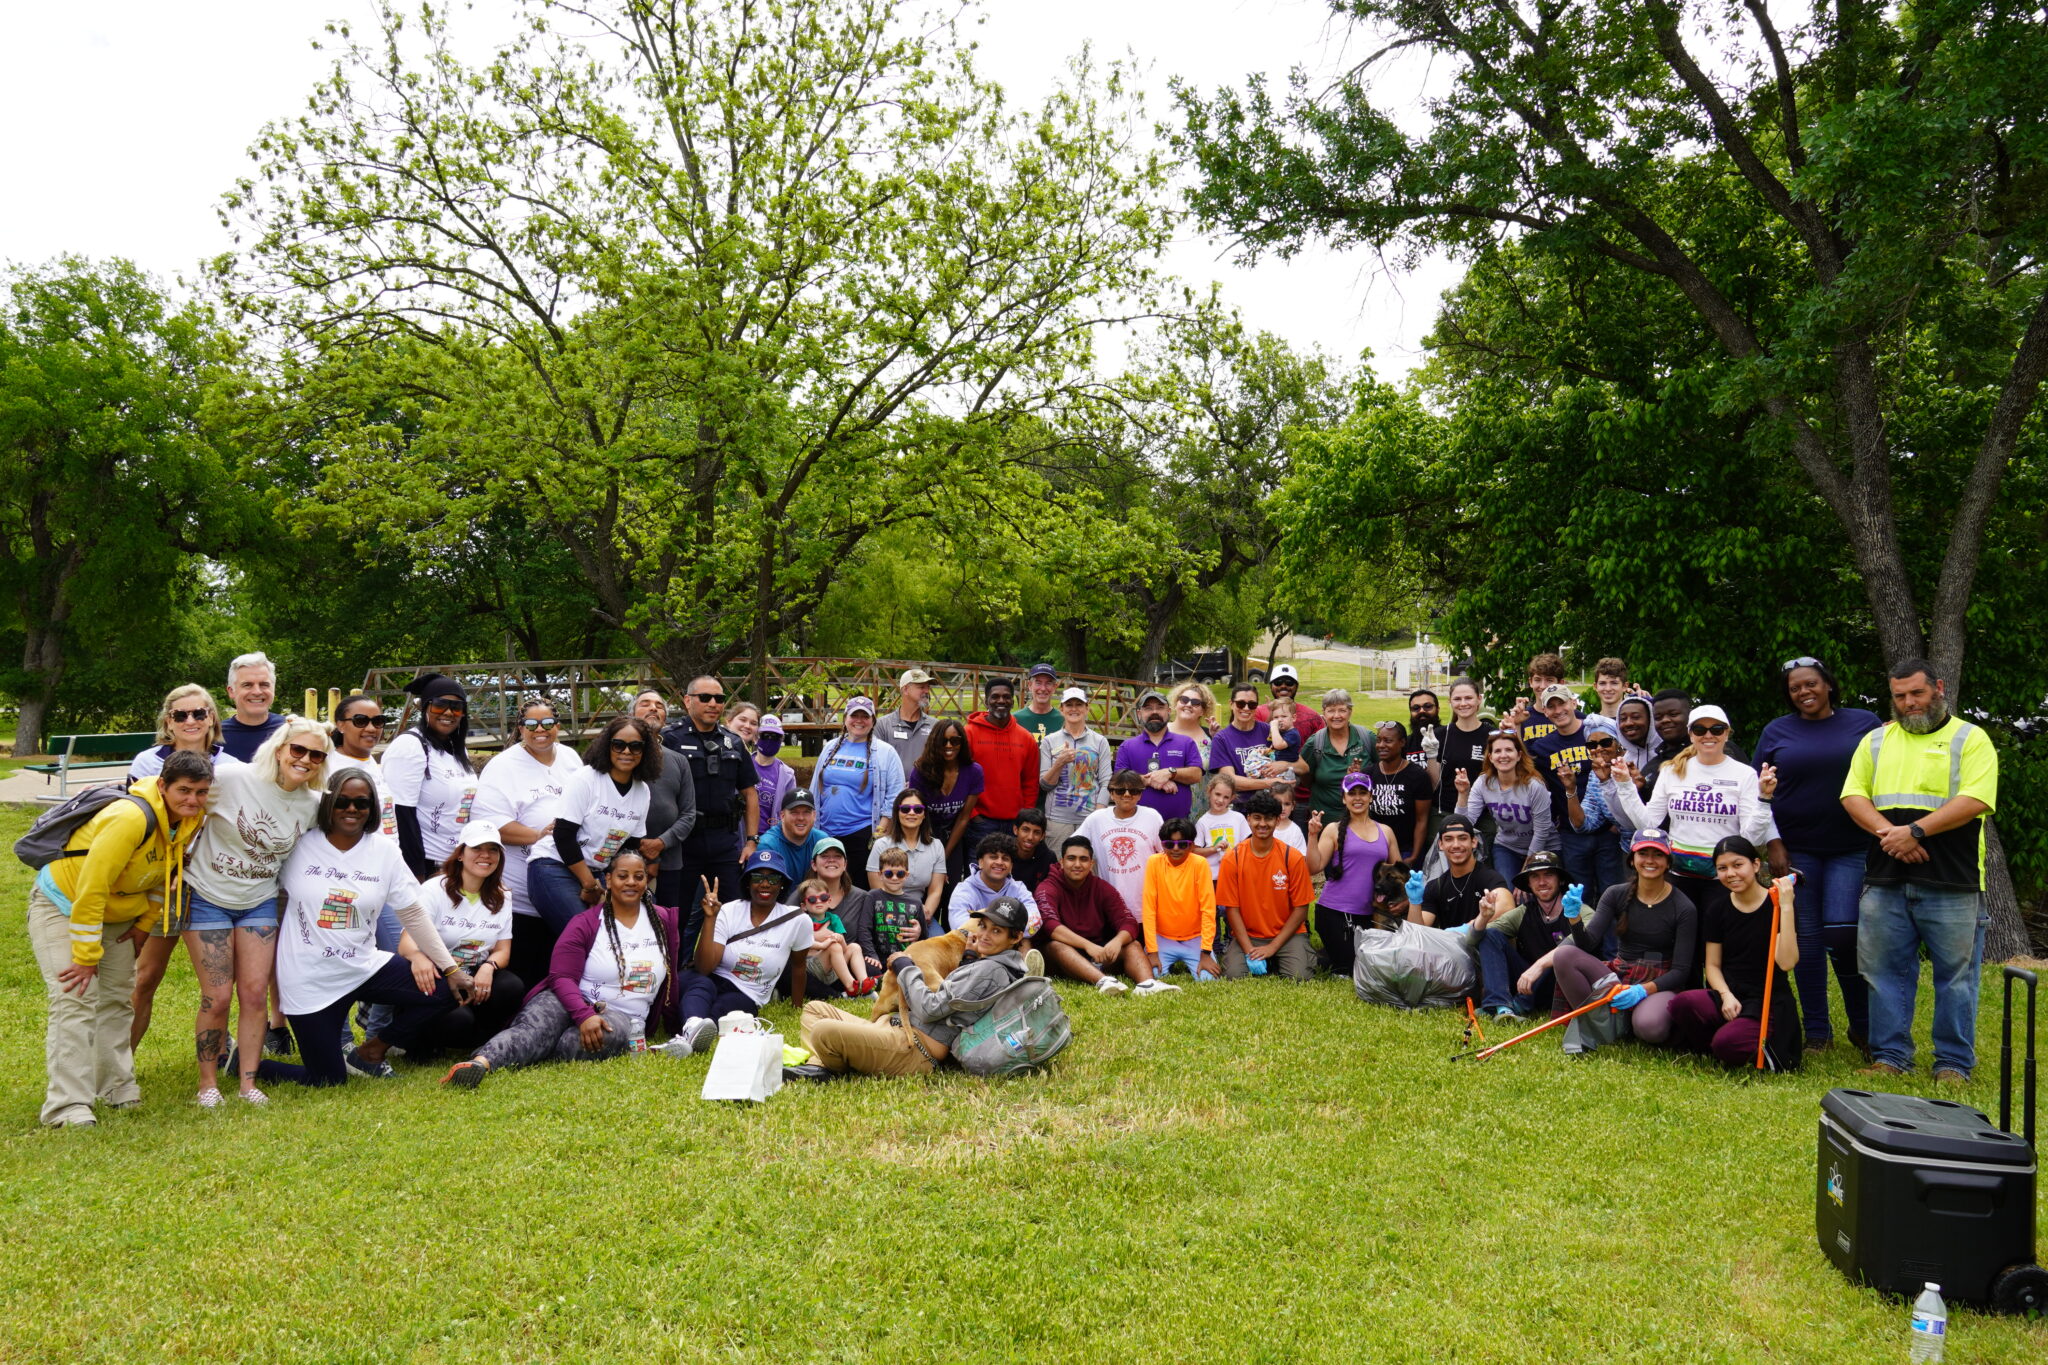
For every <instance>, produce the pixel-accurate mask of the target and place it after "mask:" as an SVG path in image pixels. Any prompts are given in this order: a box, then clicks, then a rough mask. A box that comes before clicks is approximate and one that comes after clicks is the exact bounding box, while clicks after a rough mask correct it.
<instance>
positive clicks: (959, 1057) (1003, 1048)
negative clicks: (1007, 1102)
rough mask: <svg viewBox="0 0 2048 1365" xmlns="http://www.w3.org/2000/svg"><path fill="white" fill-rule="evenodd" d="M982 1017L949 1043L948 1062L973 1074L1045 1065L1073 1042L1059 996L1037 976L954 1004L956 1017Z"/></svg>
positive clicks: (1011, 1073) (1014, 1071)
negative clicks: (975, 1012)
mask: <svg viewBox="0 0 2048 1365" xmlns="http://www.w3.org/2000/svg"><path fill="white" fill-rule="evenodd" d="M969 1010H979V1011H980V1012H981V1017H980V1018H978V1019H976V1020H975V1021H974V1022H973V1023H971V1024H969V1025H968V1026H967V1027H966V1028H963V1029H961V1030H960V1036H959V1037H958V1038H956V1039H954V1040H953V1060H954V1061H956V1062H958V1063H959V1064H960V1069H961V1070H962V1071H965V1072H967V1073H968V1074H970V1075H974V1076H1014V1075H1016V1074H1017V1073H1018V1072H1020V1071H1030V1070H1032V1069H1034V1068H1037V1067H1042V1066H1044V1065H1045V1064H1046V1063H1047V1062H1050V1061H1051V1060H1052V1059H1053V1058H1054V1057H1057V1056H1058V1055H1059V1054H1060V1052H1061V1051H1062V1050H1064V1049H1065V1047H1066V1046H1067V1044H1068V1043H1071V1042H1072V1041H1074V1030H1073V1027H1072V1025H1070V1024H1069V1023H1068V1022H1067V1011H1066V1008H1065V1007H1064V1006H1062V1005H1061V1004H1060V997H1059V992H1058V991H1055V990H1054V989H1053V988H1052V982H1050V981H1048V980H1046V979H1045V978H1044V977H1042V976H1023V977H1019V978H1017V979H1016V980H1015V981H1012V982H1011V983H1010V984H1009V985H1007V986H1005V987H1003V988H1002V989H1001V990H999V991H997V992H996V993H995V994H994V995H992V996H990V997H989V998H988V999H986V1000H980V1001H974V1002H971V1003H956V1004H955V1005H954V1007H953V1012H954V1013H955V1014H959V1013H964V1012H966V1011H969Z"/></svg>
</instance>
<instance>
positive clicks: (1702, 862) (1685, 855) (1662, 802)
mask: <svg viewBox="0 0 2048 1365" xmlns="http://www.w3.org/2000/svg"><path fill="white" fill-rule="evenodd" d="M1600 790H1601V794H1602V795H1604V796H1605V797H1606V798H1607V804H1608V806H1609V807H1610V808H1612V809H1614V810H1617V811H1619V812H1620V813H1622V814H1623V815H1625V816H1626V817H1627V818H1628V822H1629V823H1630V824H1631V825H1633V826H1634V827H1635V828H1637V829H1661V830H1663V831H1664V832H1665V833H1667V834H1669V835H1670V836H1671V851H1672V858H1671V865H1672V870H1673V871H1674V872H1682V873H1685V874H1687V875H1688V876H1694V877H1711V876H1713V875H1714V845H1715V844H1718V843H1720V842H1721V841H1722V840H1723V839H1725V838H1727V837H1728V836H1729V835H1731V834H1740V835H1741V836H1742V837H1744V838H1745V839H1748V840H1749V841H1750V842H1751V843H1753V844H1755V845H1756V846H1757V848H1758V850H1759V851H1761V850H1762V848H1763V847H1764V845H1765V844H1767V843H1769V842H1770V838H1771V808H1770V807H1769V806H1767V805H1765V804H1764V800H1763V795H1762V793H1761V792H1759V791H1758V790H1757V781H1756V770H1755V769H1754V768H1752V767H1750V766H1749V765H1748V764H1746V763H1738V762H1736V761H1735V760H1734V759H1732V758H1723V759H1722V760H1721V761H1720V762H1719V763H1703V762H1701V761H1700V760H1699V759H1697V758H1694V759H1691V760H1689V761H1688V762H1687V763H1686V765H1685V775H1684V776H1682V777H1681V776H1680V775H1679V774H1678V773H1677V772H1675V771H1674V770H1673V769H1672V766H1671V764H1669V763H1666V764H1665V765H1664V766H1663V767H1662V768H1660V769H1658V770H1657V785H1656V786H1655V787H1654V788H1652V789H1651V791H1650V799H1649V801H1647V802H1645V801H1644V800H1643V798H1642V796H1641V795H1640V794H1638V793H1637V791H1636V786H1635V783H1633V782H1616V781H1615V780H1614V779H1613V778H1611V777H1610V778H1608V779H1606V780H1605V781H1604V782H1602V783H1601V785H1600Z"/></svg>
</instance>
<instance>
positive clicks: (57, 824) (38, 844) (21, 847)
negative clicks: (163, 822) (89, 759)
mask: <svg viewBox="0 0 2048 1365" xmlns="http://www.w3.org/2000/svg"><path fill="white" fill-rule="evenodd" d="M116 801H133V802H134V803H135V804H136V805H138V806H140V807H142V844H146V843H148V842H149V841H150V840H151V839H153V838H155V837H156V807H155V806H152V805H150V804H149V802H147V801H145V800H144V799H143V798H141V797H139V796H137V795H135V794H134V793H133V792H126V791H122V790H121V789H120V788H119V787H116V786H111V785H109V786H103V787H87V788H86V789H85V790H84V791H82V792H80V793H79V794H78V795H76V796H74V797H72V798H71V799H70V800H69V801H66V802H65V803H64V804H63V805H61V806H57V807H55V808H54V809H51V810H46V811H44V812H43V813H42V814H41V815H39V816H37V817H36V822H35V823H34V824H33V825H30V826H29V827H28V833H26V834H24V835H22V836H21V837H20V838H19V839H16V840H15V841H14V856H15V857H17V858H19V859H21V860H22V862H24V863H26V864H28V866H30V867H33V868H36V869H37V870H38V871H40V870H41V869H43V868H45V867H48V866H49V865H50V864H51V863H54V862H56V861H57V860H58V859H59V858H83V857H84V856H85V854H86V850H84V849H82V848H71V849H67V848H65V847H64V845H66V844H68V843H70V842H71V836H72V835H74V834H76V833H78V831H79V830H81V829H83V828H84V827H85V824H86V822H87V821H89V820H91V819H92V818H93V816H95V815H98V814H99V813H100V812H101V811H102V810H105V809H106V808H107V807H108V806H111V805H113V804H114V803H115V802H116ZM142 844H137V845H136V847H137V848H141V847H142Z"/></svg>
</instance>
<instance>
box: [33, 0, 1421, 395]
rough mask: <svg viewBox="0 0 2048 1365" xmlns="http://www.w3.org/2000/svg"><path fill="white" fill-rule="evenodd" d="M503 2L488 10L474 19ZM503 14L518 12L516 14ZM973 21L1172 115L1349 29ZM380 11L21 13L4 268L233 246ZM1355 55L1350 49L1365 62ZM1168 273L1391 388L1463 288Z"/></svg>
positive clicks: (141, 8)
mask: <svg viewBox="0 0 2048 1365" xmlns="http://www.w3.org/2000/svg"><path fill="white" fill-rule="evenodd" d="M501 5H505V0H478V8H479V10H483V11H486V12H488V11H489V10H490V9H492V8H495V7H499V6H501ZM505 7H506V8H509V5H505ZM984 9H985V13H986V15H987V22H986V23H984V24H982V25H980V26H978V27H976V28H974V29H973V30H972V35H973V37H974V38H975V39H976V41H978V43H979V45H980V63H981V65H982V68H983V70H984V71H986V72H987V73H988V74H989V75H990V76H992V77H993V78H995V79H996V80H998V81H1000V82H1001V83H1002V84H1003V85H1004V86H1005V87H1007V88H1008V89H1009V91H1010V93H1011V98H1012V100H1013V101H1014V102H1016V103H1019V104H1031V103H1035V102H1036V101H1037V100H1038V99H1039V98H1040V97H1042V96H1043V95H1044V93H1045V92H1046V91H1048V90H1049V89H1050V88H1051V87H1052V85H1053V84H1054V82H1055V81H1056V80H1058V79H1059V78H1060V76H1062V75H1063V74H1064V72H1065V68H1066V62H1067V59H1068V58H1069V57H1070V56H1071V55H1073V54H1074V53H1075V52H1077V51H1079V50H1080V48H1081V46H1082V45H1083V44H1084V43H1086V44H1092V45H1093V47H1094V50H1095V52H1096V54H1097V55H1098V57H1100V58H1104V59H1108V58H1111V57H1122V56H1125V55H1131V56H1135V57H1136V59H1137V60H1138V61H1139V62H1141V63H1144V64H1146V65H1147V66H1148V67H1149V70H1148V71H1147V73H1146V81H1145V85H1146V88H1147V105H1148V108H1149V110H1150V112H1151V114H1152V116H1153V117H1154V119H1155V120H1166V119H1168V118H1169V117H1170V115H1171V105H1170V101H1169V99H1168V96H1167V90H1166V85H1167V81H1168V79H1169V78H1170V77H1172V76H1176V75H1178V76H1183V77H1186V78H1188V79H1190V80H1192V81H1194V82H1195V83H1196V84H1198V85H1199V86H1201V87H1203V88H1205V89H1214V88H1215V87H1217V86H1219V85H1224V84H1233V85H1234V84H1239V83H1241V82H1242V81H1243V79H1244V77H1245V75H1246V74H1247V73H1249V72H1252V71H1259V70H1263V71H1267V72H1269V73H1271V75H1272V76H1273V78H1274V80H1275V82H1276V83H1277V82H1278V81H1279V80H1280V79H1281V78H1282V77H1283V76H1284V74H1285V72H1286V71H1287V70H1288V68H1290V67H1291V66H1293V65H1296V64H1301V65H1305V66H1307V67H1308V68H1309V69H1310V70H1311V71H1312V72H1314V71H1318V70H1327V69H1329V68H1331V67H1332V66H1334V65H1335V63H1336V62H1337V60H1338V59H1339V57H1340V56H1341V55H1342V48H1341V44H1342V42H1343V37H1344V35H1343V33H1342V31H1341V30H1337V29H1332V28H1331V27H1330V26H1329V25H1328V16H1329V11H1328V9H1327V7H1326V5H1325V4H1324V2H1323V0H984ZM370 14H371V10H370V7H369V5H368V3H366V0H186V3H183V4H165V3H163V0H155V2H154V3H140V2H139V0H94V2H93V3H90V4H76V5H52V4H29V3H19V4H15V5H12V6H9V13H8V15H7V21H6V26H7V37H8V42H7V44H6V47H5V55H4V56H0V127H6V128H8V129H10V130H12V131H11V132H10V134H9V136H8V138H7V141H6V145H5V149H4V150H0V183H5V184H8V185H10V186H13V187H14V196H15V197H14V202H13V203H12V204H11V205H10V206H9V208H8V211H7V212H6V213H5V214H4V215H0V260H5V261H10V262H15V263H31V262H39V261H43V260H46V259H48V258H50V257H52V256H54V255H57V254H59V253H63V252H73V253H78V254H82V255H87V256H116V255H118V256H126V257H128V258H130V259H132V260H134V261H136V262H137V263H139V264H140V265H142V266H143V267H144V268H145V269H148V270H150V271H152V272H154V273H156V274H157V275H159V276H161V277H163V278H165V279H166V280H169V279H171V278H173V277H176V276H179V275H181V274H182V275H188V276H189V275H190V274H191V273H192V270H193V266H194V263H195V262H197V261H199V260H200V259H201V258H203V257H206V256H209V255H212V254H214V253H216V252H219V251H221V250H223V249H224V248H225V247H226V246H227V245H228V240H227V235H226V233H225V232H224V230H223V229H222V228H221V227H220V224H219V221H218V219H217V218H216V216H215V205H216V203H217V202H218V199H219V196H220V193H221V191H222V190H223V189H225V188H226V187H227V186H228V185H229V184H231V183H232V182H233V181H234V179H235V178H236V177H237V176H239V175H242V174H245V173H246V171H247V168H248V166H249V162H248V159H247V149H248V146H249V144H250V142H251V141H252V140H253V139H254V136H255V133H256V131H257V129H258V128H260V127H261V126H262V125H263V124H264V123H265V122H267V121H269V120H271V119H274V118H279V117H283V116H286V115H288V114H291V113H293V112H295V111H296V110H298V109H299V108H301V107H303V104H304V100H305V96H306V93H307V91H308V90H309V89H310V88H311V86H312V83H313V81H314V80H315V79H316V78H317V77H318V76H319V75H320V74H321V73H322V72H323V71H324V70H325V68H326V66H327V65H328V63H329V61H330V60H331V59H330V57H329V56H328V55H327V54H322V53H318V52H314V51H313V50H312V49H311V46H310V43H311V40H312V39H314V38H315V37H317V36H318V35H319V33H320V30H321V25H322V23H323V22H324V21H325V20H327V19H329V18H344V19H349V20H351V21H353V22H354V23H355V26H356V28H357V31H358V33H362V32H364V31H365V30H367V29H368V27H369V23H368V21H369V18H370ZM1353 55H1354V59H1355V55H1356V52H1355V49H1354V54H1353ZM1166 265H1167V268H1168V269H1169V270H1170V271H1172V272H1173V273H1175V274H1177V275H1180V276H1182V277H1183V278H1186V279H1188V280H1190V281H1192V282H1194V283H1196V284H1198V285H1201V284H1206V282H1207V281H1209V280H1212V279H1213V280H1220V281H1221V282H1222V283H1223V286H1224V295H1225V297H1226V298H1227V299H1228V300H1229V301H1230V302H1231V303H1233V304H1235V305H1236V306H1237V307H1238V308H1239V309H1240V310H1241V311H1242V312H1243V313H1244V315H1245V317H1246V318H1247V320H1248V321H1249V322H1250V323H1251V324H1252V325H1253V326H1255V327H1259V328H1263V329H1265V330H1268V331H1272V332H1275V333H1278V334H1279V335H1280V336H1282V337H1285V338H1286V339H1287V340H1288V341H1290V342H1292V343H1294V344H1296V345H1299V346H1306V345H1317V346H1320V347H1322V348H1323V349H1324V350H1325V351H1327V352H1329V353H1330V354H1331V355H1332V356H1334V357H1336V358H1338V359H1339V360H1342V361H1347V362H1348V361H1351V360H1353V359H1355V358H1356V356H1357V355H1358V353H1359V352H1360V351H1362V350H1367V349H1370V350H1371V351H1372V352H1373V353H1374V366H1375V368H1376V369H1377V370H1378V371H1379V372H1380V373H1381V374H1382V375H1385V376H1387V377H1390V378H1391V377H1395V376H1398V375H1400V374H1403V373H1405V372H1406V371H1407V370H1408V369H1409V368H1410V367H1411V366H1413V365H1414V364H1415V363H1416V362H1417V361H1418V360H1419V359H1420V349H1419V347H1420V340H1421V338H1422V336H1423V335H1424V334H1425V333H1426V332H1427V331H1428V330H1429V326H1430V323H1431V321H1432V320H1433V318H1434V316H1435V312H1436V305H1437V299H1438V296H1439V295H1440V294H1441V293H1442V291H1443V290H1444V289H1445V288H1447V287H1448V286H1449V285H1450V284H1451V283H1452V282H1453V281H1454V280H1455V278H1456V271H1455V270H1454V269H1453V268H1452V267H1450V266H1449V265H1447V264H1443V263H1436V264H1432V265H1430V266H1428V267H1426V268H1424V269H1421V270H1418V271H1416V272H1413V273H1411V274H1406V275H1401V274H1395V273H1392V272H1390V271H1389V270H1388V269H1387V268H1386V267H1384V266H1383V265H1382V263H1381V262H1380V261H1379V260H1378V259H1377V258H1375V257H1372V256H1370V255H1367V254H1365V253H1362V252H1354V253H1351V254H1348V255H1337V254H1334V253H1329V252H1325V251H1321V250H1310V251H1307V252H1304V253H1302V254H1301V255H1299V256H1297V257H1296V258H1294V259H1293V260H1291V261H1285V262H1282V261H1277V260H1273V261H1266V262H1263V263H1262V264H1260V265H1259V266H1258V267H1257V268H1255V269H1251V270H1247V269H1244V268H1242V267H1239V266H1237V265H1235V264H1233V263H1232V262H1231V261H1230V260H1229V259H1228V258H1227V248H1226V244H1224V243H1222V242H1219V241H1213V240H1207V239H1203V238H1201V237H1199V236H1195V235H1192V234H1189V235H1186V236H1184V237H1183V238H1182V240H1180V241H1178V242H1177V243H1176V244H1175V245H1174V247H1173V249H1172V251H1171V252H1170V254H1169V256H1168V259H1167V261H1166Z"/></svg>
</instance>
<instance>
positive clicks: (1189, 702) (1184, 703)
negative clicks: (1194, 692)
mask: <svg viewBox="0 0 2048 1365" xmlns="http://www.w3.org/2000/svg"><path fill="white" fill-rule="evenodd" d="M1174 705H1175V706H1178V707H1180V708H1181V710H1183V711H1199V710H1201V709H1202V703H1201V702H1199V701H1197V700H1196V699H1195V698H1193V697H1182V698H1181V699H1180V700H1179V701H1177V702H1175V703H1174Z"/></svg>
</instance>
